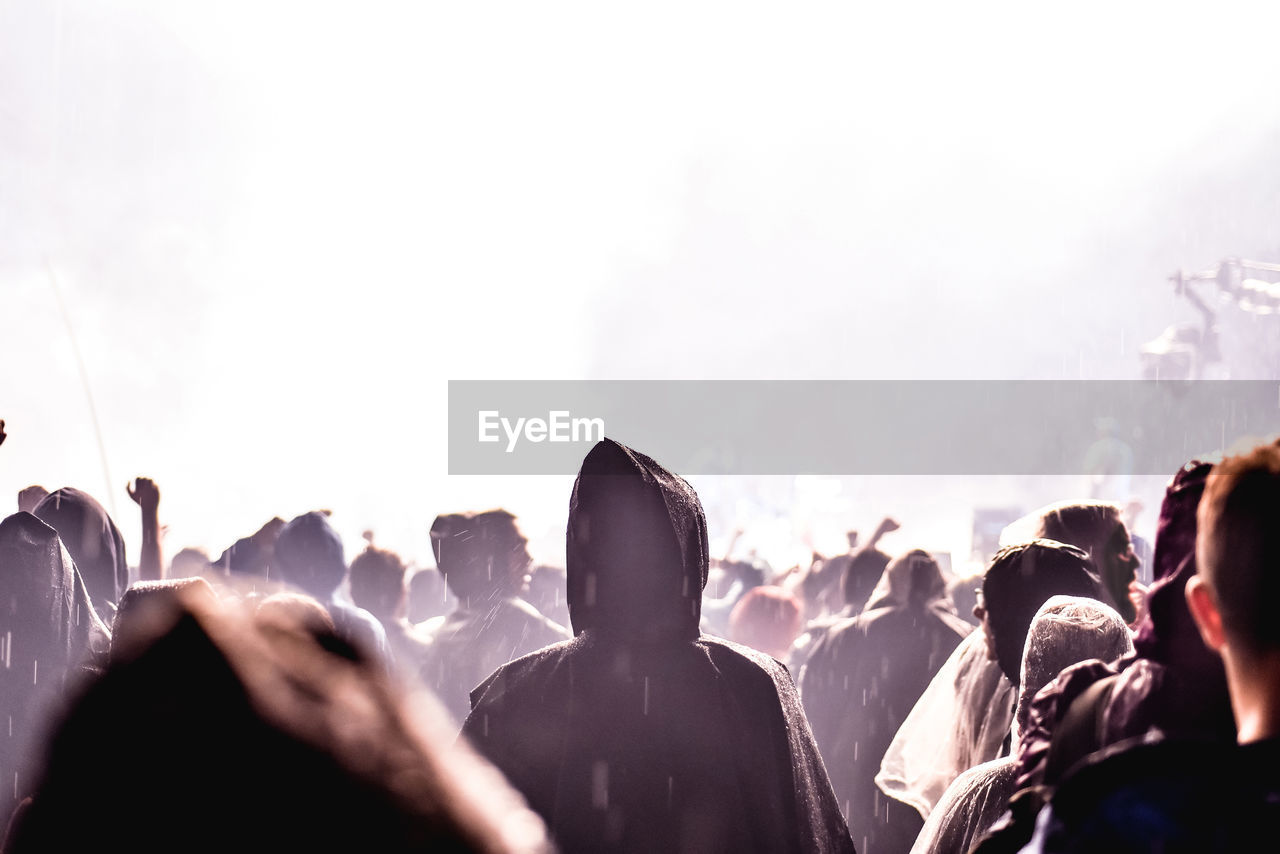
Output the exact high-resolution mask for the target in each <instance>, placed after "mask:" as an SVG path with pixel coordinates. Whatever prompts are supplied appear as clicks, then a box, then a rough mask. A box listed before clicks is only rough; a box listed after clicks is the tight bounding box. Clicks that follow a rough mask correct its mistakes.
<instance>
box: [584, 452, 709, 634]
mask: <svg viewBox="0 0 1280 854" xmlns="http://www.w3.org/2000/svg"><path fill="white" fill-rule="evenodd" d="M567 533H568V537H567V542H566V574H567V585H568V591H567V594H568V595H567V599H568V603H569V619H570V622H572V624H573V631H574V634H575V635H578V634H581V633H582V632H584V631H586V630H588V629H595V630H597V633H598V634H602V635H614V636H621V637H625V638H627V639H634V640H644V641H663V640H692V639H695V638H697V637H698V620H699V618H700V616H701V613H702V589H703V587H704V586H705V585H706V583H707V569H708V565H709V560H708V554H707V519H706V516H705V515H704V514H703V511H702V503H701V502H700V501H699V500H698V495H697V493H696V492H694V490H693V487H691V486H690V485H689V484H688V483H687V482H685V480H684V479H683V478H681V477H680V476H678V475H675V474H673V473H671V472H669V471H667V470H666V469H665V468H663V467H662V466H661V465H659V464H658V463H657V462H655V461H654V460H652V459H650V458H649V457H647V456H645V455H644V454H641V453H639V452H638V451H633V450H631V449H630V448H628V447H626V446H624V445H621V444H619V443H617V442H615V441H613V440H611V439H604V440H602V441H600V442H598V443H596V445H595V447H593V448H592V449H591V451H590V453H588V454H587V456H586V459H584V460H583V461H582V469H581V471H580V472H579V473H578V479H577V480H576V481H575V482H574V485H573V495H572V497H571V498H570V500H569V526H568V532H567Z"/></svg>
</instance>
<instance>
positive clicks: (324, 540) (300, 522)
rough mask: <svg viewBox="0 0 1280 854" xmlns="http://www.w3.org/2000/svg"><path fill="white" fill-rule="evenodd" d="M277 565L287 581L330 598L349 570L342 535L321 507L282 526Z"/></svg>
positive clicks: (325, 598)
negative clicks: (340, 535)
mask: <svg viewBox="0 0 1280 854" xmlns="http://www.w3.org/2000/svg"><path fill="white" fill-rule="evenodd" d="M275 565H277V566H279V568H280V574H281V576H282V578H283V580H284V581H286V582H288V583H289V584H292V585H294V586H295V587H298V588H300V589H301V590H303V591H305V592H306V593H309V594H310V595H312V596H314V597H316V598H317V599H320V600H321V601H324V600H327V599H329V597H331V596H332V595H333V592H334V591H335V590H337V589H338V585H340V584H342V579H343V578H344V577H345V576H346V574H347V563H346V559H345V557H344V556H343V550H342V538H341V537H339V536H338V532H337V531H335V530H334V529H333V526H332V525H330V524H329V517H328V515H327V514H325V513H323V512H320V511H312V512H310V513H303V514H302V515H301V516H298V517H296V518H294V519H292V520H291V521H289V522H288V523H287V524H285V525H284V527H282V528H281V529H280V534H279V536H278V537H276V541H275Z"/></svg>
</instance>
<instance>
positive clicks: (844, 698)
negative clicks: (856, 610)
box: [800, 549, 972, 854]
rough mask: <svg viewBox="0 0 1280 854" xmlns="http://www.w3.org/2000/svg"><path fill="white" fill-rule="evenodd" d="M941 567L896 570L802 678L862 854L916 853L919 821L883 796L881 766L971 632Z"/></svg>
mask: <svg viewBox="0 0 1280 854" xmlns="http://www.w3.org/2000/svg"><path fill="white" fill-rule="evenodd" d="M949 605H950V603H949V602H948V601H947V599H946V583H945V581H944V580H943V578H942V571H941V569H940V568H939V567H938V564H937V561H935V560H934V559H933V557H931V556H930V555H929V553H928V552H925V551H921V550H920V549H915V550H913V551H909V552H907V553H906V554H903V555H900V556H899V557H897V558H895V559H894V560H893V561H892V562H890V563H889V565H888V567H886V568H885V571H884V573H883V574H882V575H881V577H880V582H879V583H878V584H877V586H876V588H875V590H874V591H873V592H872V594H871V596H870V598H869V600H868V603H867V609H866V610H865V611H863V612H862V613H861V614H860V615H858V616H856V617H849V618H847V619H845V620H842V621H841V622H839V623H837V624H836V625H835V626H834V627H833V628H831V629H830V630H829V631H828V632H827V633H826V634H825V635H824V636H823V637H822V638H821V639H820V640H819V641H818V642H817V643H816V644H815V646H814V649H813V651H812V653H811V654H810V655H809V658H808V660H807V662H806V663H805V666H804V669H803V670H802V671H801V672H800V695H801V697H802V698H803V699H804V709H805V714H806V716H807V717H808V719H809V723H810V725H811V726H812V727H813V734H814V738H815V739H816V740H817V742H818V748H819V749H820V750H821V752H822V758H823V763H824V764H825V765H826V768H827V772H828V774H830V776H831V784H832V786H833V788H834V789H835V792H836V797H837V799H838V801H839V803H840V805H841V806H842V807H843V808H844V810H845V812H846V818H847V819H848V821H849V827H850V829H851V830H852V831H853V834H854V840H855V841H856V842H858V848H859V850H860V851H862V852H864V854H868V853H869V854H880V852H901V851H905V850H906V849H907V848H909V847H910V846H911V840H912V839H914V838H915V836H916V833H917V832H919V830H920V820H919V818H918V817H916V816H915V814H914V813H913V812H912V811H910V810H908V809H906V807H903V806H902V804H900V803H899V802H897V801H890V800H889V799H887V798H885V797H884V796H883V795H882V794H880V792H879V791H878V790H877V789H876V787H875V776H876V773H877V772H878V771H879V769H880V760H881V759H882V758H883V756H884V753H885V750H886V749H887V748H888V747H889V743H890V742H891V741H892V740H893V736H894V733H896V732H897V731H898V727H899V726H901V725H902V722H903V721H904V720H905V719H906V717H907V715H908V714H909V713H910V711H911V709H912V707H914V705H915V703H916V701H917V700H918V699H920V695H921V693H922V692H923V691H924V689H925V687H926V686H928V684H929V680H930V679H931V678H932V677H933V675H934V674H935V673H936V672H937V671H938V668H940V667H941V666H942V663H943V662H944V661H946V660H947V657H948V656H950V655H951V653H952V651H953V650H954V649H955V648H956V646H957V645H959V643H960V641H961V640H963V639H964V637H965V635H967V634H968V633H969V632H970V631H972V627H971V626H969V624H968V623H965V622H964V621H963V620H961V619H959V618H958V617H956V616H955V614H953V613H951V611H950V610H949Z"/></svg>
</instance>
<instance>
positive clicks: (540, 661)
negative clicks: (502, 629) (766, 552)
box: [463, 439, 854, 854]
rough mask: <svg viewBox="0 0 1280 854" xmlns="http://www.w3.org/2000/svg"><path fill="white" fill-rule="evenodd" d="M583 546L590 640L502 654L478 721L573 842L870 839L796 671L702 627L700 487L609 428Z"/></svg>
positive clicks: (743, 843) (805, 843) (741, 847)
mask: <svg viewBox="0 0 1280 854" xmlns="http://www.w3.org/2000/svg"><path fill="white" fill-rule="evenodd" d="M567 558H568V560H567V574H568V602H569V613H570V618H571V622H572V623H573V630H574V633H575V637H574V639H573V640H570V641H565V642H562V643H559V644H556V645H554V646H551V647H548V648H546V649H543V650H540V651H538V652H534V653H531V654H530V655H527V656H525V657H523V658H520V659H517V660H515V661H513V662H511V663H509V664H506V665H504V666H503V667H500V668H499V669H498V670H497V671H496V672H494V673H493V674H492V675H491V676H490V677H489V678H488V679H487V680H486V681H485V682H483V683H482V684H481V685H480V686H479V687H478V688H477V689H476V690H475V691H474V692H473V693H472V704H473V709H472V712H471V714H470V716H469V717H468V718H467V720H466V723H465V725H464V726H463V733H464V735H465V736H466V737H467V738H468V739H470V740H471V742H472V743H473V744H474V745H475V746H476V747H477V748H478V749H479V750H480V752H481V753H483V754H484V755H485V756H487V757H488V758H489V759H490V760H491V761H492V762H493V763H494V764H495V765H497V766H498V768H499V769H500V770H501V771H503V772H504V773H505V774H506V775H507V777H508V779H510V780H511V782H512V784H513V785H514V786H515V787H516V788H517V789H518V790H519V791H520V792H522V793H523V794H524V796H525V797H526V798H527V799H528V801H529V804H530V806H531V807H533V809H534V810H535V811H536V812H538V813H539V814H540V815H541V816H542V817H543V819H544V820H545V821H546V823H547V825H548V827H549V828H550V830H551V833H552V836H553V838H554V840H555V842H556V843H557V844H558V845H559V846H560V848H561V850H562V851H564V852H567V854H573V852H579V851H592V852H594V851H645V852H648V851H664V852H692V851H698V852H704V851H726V852H728V851H734V852H752V851H759V852H801V851H812V852H836V851H839V852H850V851H853V850H854V847H853V841H852V839H851V838H850V835H849V829H848V827H847V825H846V824H845V821H844V818H843V817H842V816H841V815H840V810H839V808H838V807H837V805H836V801H835V795H834V793H833V792H832V789H831V784H830V782H829V781H828V779H827V774H826V771H825V769H824V768H823V765H822V760H821V758H819V756H818V751H817V747H816V745H815V744H814V741H813V736H812V734H811V733H810V731H809V725H808V723H807V721H806V720H805V718H804V714H803V712H802V711H801V708H800V703H799V697H798V696H797V694H796V690H795V686H794V685H793V683H792V682H791V678H790V676H789V675H788V673H787V671H786V669H785V668H784V667H783V666H782V665H781V664H779V663H778V662H777V661H775V660H774V659H772V658H770V657H769V656H767V655H764V654H763V653H758V652H755V651H754V650H750V649H748V648H746V647H742V646H738V645H736V644H733V643H730V642H727V641H722V640H719V639H715V638H711V637H707V636H704V635H701V634H700V633H699V630H698V620H699V617H700V605H701V597H702V588H703V585H704V584H705V583H706V580H707V568H708V556H707V528H706V517H705V516H704V515H703V512H702V505H701V503H700V502H699V501H698V497H697V494H696V493H695V492H694V491H693V489H692V488H691V487H690V486H689V484H688V483H686V482H685V481H684V480H683V479H682V478H680V477H678V476H676V475H674V474H672V473H671V472H669V471H667V470H666V469H664V468H663V467H662V466H660V465H659V464H658V463H656V462H655V461H653V460H652V459H650V458H649V457H647V456H645V455H644V454H640V453H637V452H635V451H633V450H631V449H629V448H627V447H625V446H623V445H620V444H618V443H617V442H614V441H612V440H609V439H605V440H603V441H601V442H599V443H597V444H596V446H595V447H594V448H593V449H592V450H591V452H590V453H589V454H588V455H587V457H586V459H585V460H584V461H583V464H582V470H581V472H580V473H579V475H578V479H577V482H576V483H575V484H574V489H573V496H572V499H571V501H570V506H569V526H568V543H567Z"/></svg>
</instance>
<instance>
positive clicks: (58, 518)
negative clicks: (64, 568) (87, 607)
mask: <svg viewBox="0 0 1280 854" xmlns="http://www.w3.org/2000/svg"><path fill="white" fill-rule="evenodd" d="M34 513H35V515H36V516H38V517H39V518H40V520H41V521H42V522H44V523H45V524H47V525H48V526H49V527H51V528H53V529H54V530H55V531H57V532H58V537H59V538H60V539H61V540H62V543H63V545H65V546H66V547H67V551H69V552H70V553H71V558H72V560H74V561H75V562H76V569H77V570H79V572H80V577H81V578H83V579H84V584H85V587H86V589H87V590H88V591H89V597H90V598H91V599H92V600H93V603H94V605H95V607H99V609H100V610H101V606H102V605H104V604H107V603H110V604H111V605H115V603H117V602H119V601H120V597H121V596H123V595H124V589H125V588H126V587H128V586H129V563H128V560H127V559H126V558H125V549H124V538H123V537H121V536H120V530H119V529H118V528H117V527H116V525H115V522H113V521H111V517H110V516H108V515H107V511H106V510H104V509H103V508H102V505H101V504H99V503H98V502H97V501H95V500H94V498H93V496H91V495H89V494H88V493H87V492H82V491H80V490H79V489H73V488H71V487H65V486H64V487H63V488H62V489H59V490H56V491H54V492H51V493H49V494H48V495H46V496H45V497H44V499H43V500H41V502H40V503H39V504H37V505H36V509H35V511H34Z"/></svg>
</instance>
